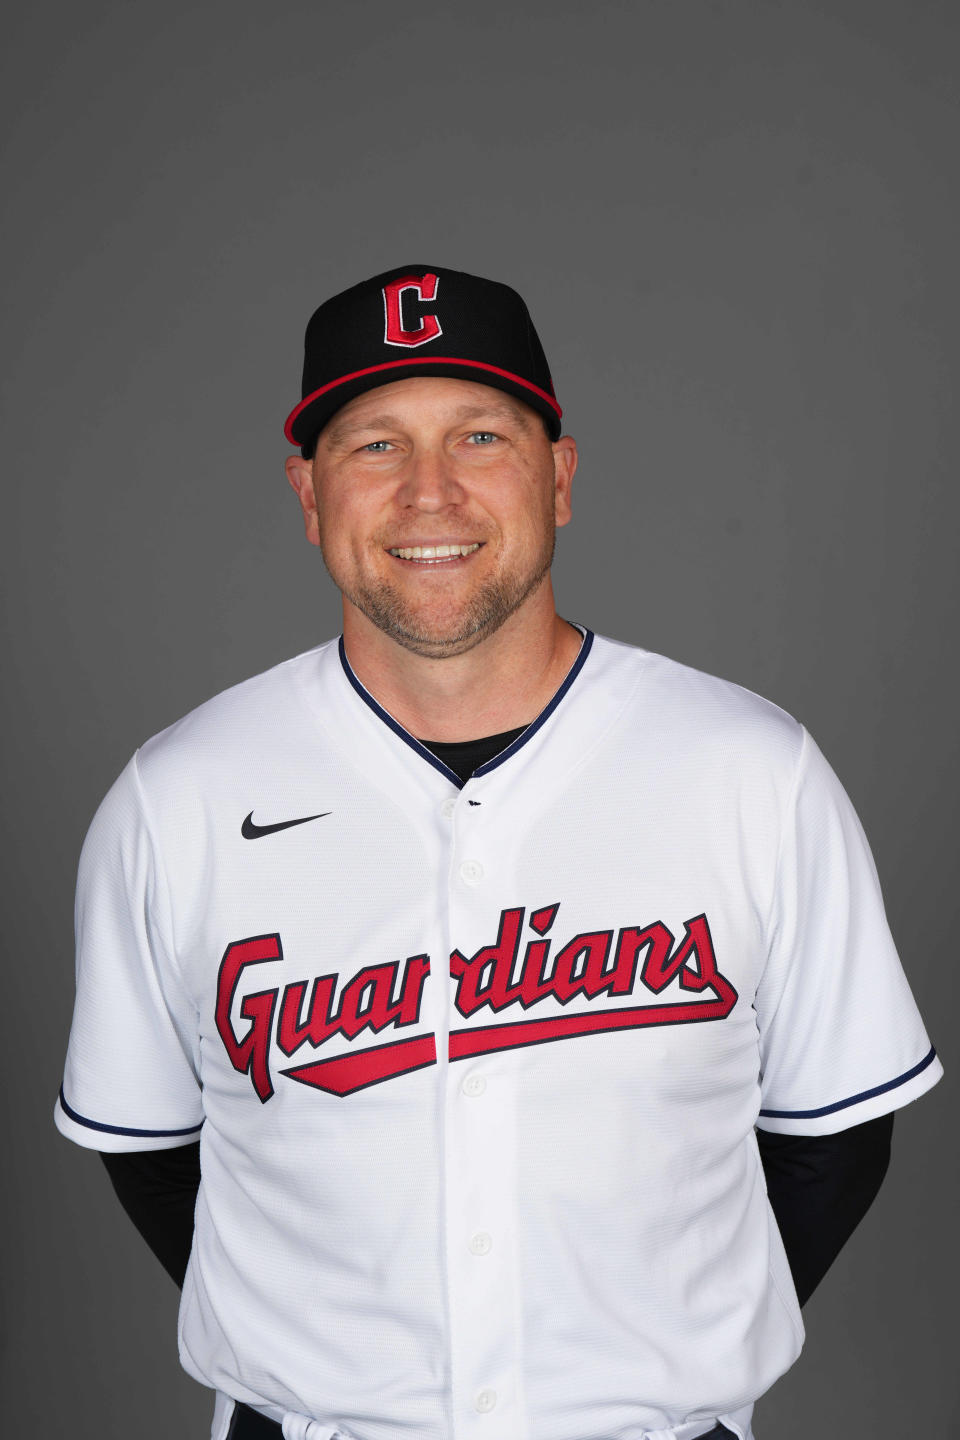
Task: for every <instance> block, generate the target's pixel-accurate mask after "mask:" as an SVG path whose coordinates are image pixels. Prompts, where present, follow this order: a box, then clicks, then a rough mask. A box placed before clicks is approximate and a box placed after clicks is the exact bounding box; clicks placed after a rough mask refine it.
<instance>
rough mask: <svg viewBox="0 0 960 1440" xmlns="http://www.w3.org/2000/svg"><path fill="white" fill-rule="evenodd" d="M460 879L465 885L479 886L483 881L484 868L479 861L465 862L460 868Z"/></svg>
mask: <svg viewBox="0 0 960 1440" xmlns="http://www.w3.org/2000/svg"><path fill="white" fill-rule="evenodd" d="M460 879H461V880H462V881H463V883H464V885H479V884H480V881H481V880H482V879H483V866H482V865H481V864H480V861H479V860H464V862H463V864H462V865H461V866H460Z"/></svg>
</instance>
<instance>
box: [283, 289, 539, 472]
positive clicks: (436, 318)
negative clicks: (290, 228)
mask: <svg viewBox="0 0 960 1440" xmlns="http://www.w3.org/2000/svg"><path fill="white" fill-rule="evenodd" d="M415 375H439V376H443V377H445V378H447V379H451V380H476V381H479V382H480V383H481V384H483V385H492V386H494V388H495V389H497V390H505V391H506V393H507V394H508V395H512V396H513V397H514V398H515V399H517V400H522V401H523V402H524V403H525V404H526V405H529V406H530V407H531V408H532V409H533V410H536V411H537V412H538V413H539V414H541V415H542V416H543V418H544V420H545V421H546V423H547V431H548V433H549V435H550V438H551V439H552V440H556V439H558V438H559V436H560V417H561V415H562V414H563V411H562V410H561V409H560V406H559V405H558V404H557V398H556V395H555V394H554V391H553V381H552V380H551V379H550V371H549V368H548V366H547V357H546V356H545V355H544V353H543V346H542V345H541V344H540V339H539V336H538V335H537V332H536V330H535V329H534V328H533V321H532V320H531V319H530V312H529V311H528V309H527V307H526V305H525V304H524V302H523V300H522V299H521V297H520V296H519V295H518V294H517V292H516V290H511V288H510V286H509V285H501V284H500V283H499V282H498V281H496V280H482V279H481V278H480V277H479V276H478V275H466V274H464V273H463V271H460V270H444V269H442V268H441V267H440V266H439V265H401V266H398V268H397V269H395V270H386V271H384V273H383V274H382V275H374V276H373V278H372V279H370V280H362V281H361V282H360V284H359V285H353V286H352V287H351V288H350V289H349V290H344V291H343V292H342V294H340V295H334V296H333V298H332V299H330V300H325V301H324V303H323V304H322V305H321V306H320V307H319V309H318V310H315V311H314V313H313V315H312V316H311V317H310V321H309V323H308V325H307V333H306V336H305V339H304V357H303V388H302V395H303V399H302V400H301V401H300V403H299V404H298V405H296V406H295V407H294V408H293V410H291V412H290V414H289V415H288V416H287V422H286V425H285V426H284V434H285V435H286V437H287V439H288V440H289V441H291V443H293V444H295V445H299V446H300V448H301V452H302V453H303V454H304V455H309V454H311V453H312V451H313V448H314V446H315V444H316V440H317V436H318V435H319V433H320V431H321V430H322V429H323V427H324V425H326V423H327V421H328V420H329V419H330V417H331V416H332V415H333V414H334V413H335V412H336V411H337V410H339V409H340V407H341V406H342V405H346V403H347V401H348V400H353V399H354V398H355V397H356V396H357V395H362V394H363V392H364V391H365V390H373V389H374V388H375V387H376V386H378V385H389V384H390V383H391V381H393V380H407V379H410V378H411V377H413V376H415Z"/></svg>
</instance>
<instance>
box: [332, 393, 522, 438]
mask: <svg viewBox="0 0 960 1440" xmlns="http://www.w3.org/2000/svg"><path fill="white" fill-rule="evenodd" d="M497 417H506V418H507V419H510V420H513V421H514V422H515V423H516V424H518V425H521V426H523V428H524V429H526V428H527V426H528V421H527V417H526V415H525V414H524V412H523V411H522V410H521V409H520V407H519V405H511V403H510V401H509V400H503V401H499V400H493V401H491V403H490V404H489V405H462V406H461V407H460V409H459V410H457V411H456V412H455V414H454V417H453V423H454V424H462V423H463V422H464V421H465V420H478V419H491V420H492V419H496V418H497ZM404 423H405V422H404V420H403V419H402V418H401V417H400V416H399V415H391V414H389V413H387V412H384V413H383V414H382V415H371V416H369V417H362V418H357V419H354V418H352V417H351V416H349V415H345V416H344V417H343V419H342V420H340V421H336V420H335V421H333V422H332V424H331V425H330V427H329V429H328V430H327V435H326V440H327V443H328V445H332V446H337V445H339V444H340V443H341V442H342V441H343V440H344V439H345V438H346V437H347V436H348V435H353V434H359V433H362V432H363V431H364V430H402V429H403V428H404Z"/></svg>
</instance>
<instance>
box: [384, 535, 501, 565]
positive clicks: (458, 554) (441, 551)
mask: <svg viewBox="0 0 960 1440" xmlns="http://www.w3.org/2000/svg"><path fill="white" fill-rule="evenodd" d="M479 549H480V542H479V541H474V542H473V544H470V545H397V546H394V547H391V549H390V551H389V553H390V554H391V555H392V556H393V557H394V558H395V559H396V560H405V561H407V562H409V563H411V564H414V565H458V564H462V563H463V561H464V560H466V559H467V557H468V556H469V555H474V554H476V552H477V551H478V550H479Z"/></svg>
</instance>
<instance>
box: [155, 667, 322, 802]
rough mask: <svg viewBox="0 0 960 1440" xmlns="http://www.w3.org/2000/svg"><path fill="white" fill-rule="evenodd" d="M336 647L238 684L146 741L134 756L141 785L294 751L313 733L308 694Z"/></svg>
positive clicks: (315, 687) (319, 685)
mask: <svg viewBox="0 0 960 1440" xmlns="http://www.w3.org/2000/svg"><path fill="white" fill-rule="evenodd" d="M336 645H337V642H336V641H335V640H331V641H328V642H326V643H325V644H323V645H318V646H316V647H315V648H314V649H312V650H306V651H304V652H303V653H302V654H300V655H295V656H294V657H293V658H292V659H289V660H283V661H281V662H280V663H279V664H278V665H274V666H272V667H271V668H270V669H269V670H265V671H263V672H261V673H260V674H259V675H253V676H251V677H250V678H249V679H247V680H242V681H240V682H239V683H238V684H236V685H232V686H230V687H229V688H228V689H227V690H222V691H221V692H220V693H219V694H217V695H214V696H212V697H211V698H210V699H209V700H205V701H204V702H203V704H201V705H198V706H197V707H196V709H194V710H191V711H189V712H188V713H187V714H186V715H184V716H183V717H182V718H181V719H179V720H176V721H174V723H173V724H172V725H169V726H167V727H166V729H164V730H161V731H159V732H158V733H157V734H156V735H153V736H151V738H150V739H149V740H147V741H146V742H145V743H144V744H143V745H141V746H140V748H139V749H138V751H137V754H136V757H135V758H136V764H137V769H138V772H139V775H140V778H141V780H142V781H143V783H144V784H146V785H147V786H148V787H149V786H151V785H152V784H153V783H157V784H163V783H165V782H168V781H170V780H172V779H175V778H176V777H177V776H178V775H186V774H189V773H191V772H197V771H199V772H202V773H204V774H209V773H210V772H211V770H214V771H215V770H216V769H218V768H219V767H220V766H221V765H234V764H237V763H243V761H244V760H245V758H246V757H249V756H250V755H251V754H256V755H257V756H259V757H261V758H266V757H267V756H269V755H270V754H271V753H272V752H274V751H277V750H284V749H289V748H290V747H292V746H295V745H296V743H297V741H298V739H299V738H300V737H301V736H302V734H303V732H304V731H305V730H309V731H310V732H311V733H315V729H316V713H315V709H314V708H313V707H312V706H311V704H310V703H309V700H308V695H310V694H316V692H317V691H318V690H319V689H322V680H321V676H322V674H323V671H324V667H325V662H326V661H328V660H329V658H330V654H331V652H332V653H333V654H334V655H335V654H336Z"/></svg>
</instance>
